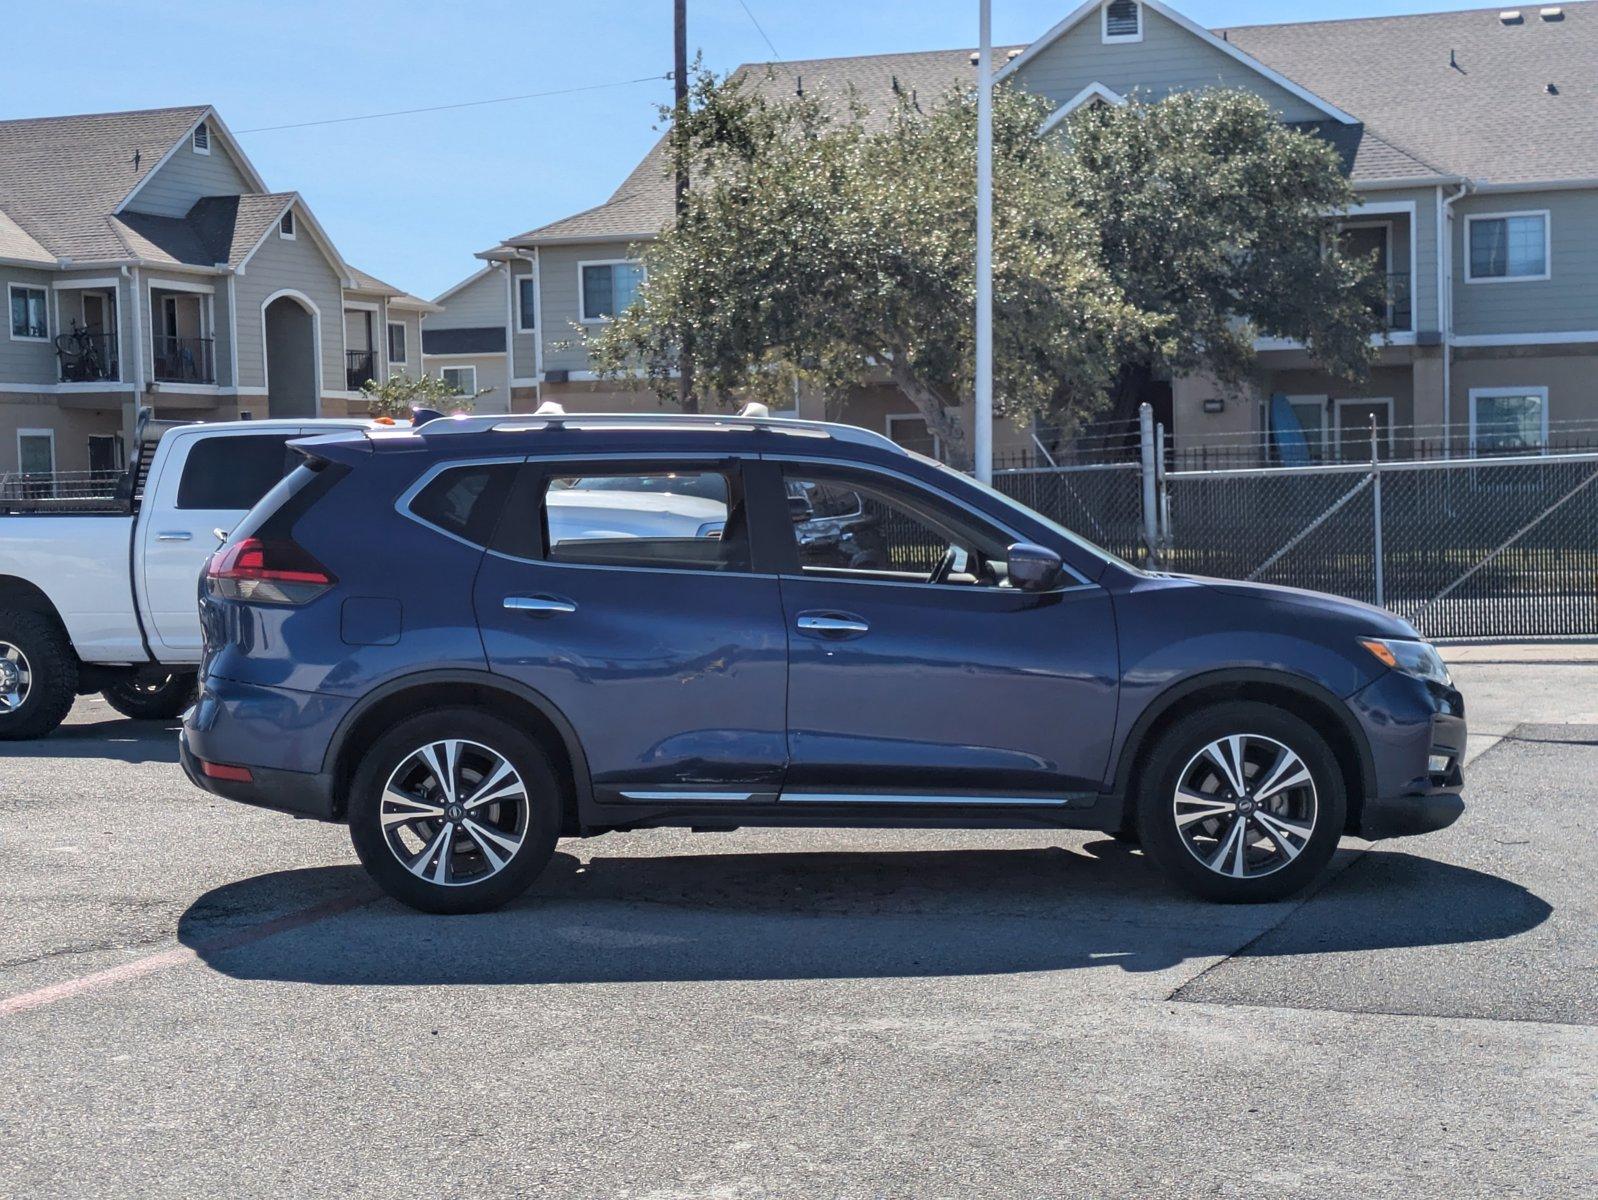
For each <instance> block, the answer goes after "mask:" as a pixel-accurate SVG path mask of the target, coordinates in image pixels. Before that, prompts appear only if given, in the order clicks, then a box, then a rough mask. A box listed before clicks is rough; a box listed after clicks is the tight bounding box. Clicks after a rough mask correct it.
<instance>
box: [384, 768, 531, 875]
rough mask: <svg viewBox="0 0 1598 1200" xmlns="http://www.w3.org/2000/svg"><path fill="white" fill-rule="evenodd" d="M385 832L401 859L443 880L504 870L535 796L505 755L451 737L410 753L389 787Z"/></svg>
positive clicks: (410, 868)
mask: <svg viewBox="0 0 1598 1200" xmlns="http://www.w3.org/2000/svg"><path fill="white" fill-rule="evenodd" d="M378 811H379V814H380V819H381V820H382V823H383V838H384V840H385V841H386V842H387V843H388V848H389V850H390V851H392V852H393V854H394V857H395V858H397V859H398V860H399V861H400V863H401V865H403V866H404V867H405V869H406V870H408V871H410V872H411V874H413V875H415V876H416V877H417V878H418V879H423V880H426V881H427V882H428V883H432V884H436V885H438V886H441V887H465V886H467V885H469V884H475V883H482V882H483V881H484V880H485V879H490V878H492V877H493V876H495V875H498V874H499V873H500V872H501V871H503V870H504V869H505V867H506V866H507V865H509V863H510V861H511V860H512V859H513V858H515V857H516V854H517V852H518V851H519V850H520V849H521V848H522V842H523V841H524V840H525V838H526V836H527V831H528V817H529V811H530V808H529V799H528V795H527V787H526V785H525V784H524V783H523V782H522V777H521V775H520V774H519V773H518V772H517V770H516V768H515V767H513V766H512V765H511V763H510V760H509V759H507V758H506V757H505V756H504V755H503V754H501V753H499V752H498V751H497V750H494V749H492V748H491V747H489V746H485V745H483V744H482V743H480V742H470V741H465V740H463V739H457V738H451V739H447V740H444V741H437V742H430V743H428V744H427V745H425V746H421V747H419V748H417V749H416V750H413V751H412V752H411V753H410V754H408V755H406V757H405V758H404V759H402V760H401V761H400V764H399V766H397V767H395V768H394V771H393V773H392V774H391V775H390V776H389V778H388V783H387V784H386V785H385V786H384V789H383V796H382V800H381V803H380V805H379V809H378Z"/></svg>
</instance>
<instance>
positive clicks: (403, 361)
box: [383, 321, 411, 367]
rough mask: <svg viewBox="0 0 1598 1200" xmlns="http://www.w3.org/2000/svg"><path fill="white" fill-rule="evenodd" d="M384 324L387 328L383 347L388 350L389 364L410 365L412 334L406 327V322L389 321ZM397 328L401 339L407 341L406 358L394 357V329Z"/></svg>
mask: <svg viewBox="0 0 1598 1200" xmlns="http://www.w3.org/2000/svg"><path fill="white" fill-rule="evenodd" d="M384 324H385V326H386V328H385V330H384V336H385V340H384V343H383V349H384V350H386V351H387V352H388V365H389V366H391V367H392V366H396V365H397V366H401V367H403V366H406V365H408V364H409V363H410V361H411V334H410V331H409V330H408V329H406V328H405V322H404V321H387V322H385V323H384ZM396 329H398V330H399V331H400V340H401V341H403V342H404V343H405V357H404V358H395V357H394V331H395V330H396Z"/></svg>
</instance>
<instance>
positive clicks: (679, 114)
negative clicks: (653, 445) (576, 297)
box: [671, 0, 699, 412]
mask: <svg viewBox="0 0 1598 1200" xmlns="http://www.w3.org/2000/svg"><path fill="white" fill-rule="evenodd" d="M673 17H674V20H673V25H674V28H673V34H674V37H673V42H674V45H673V52H674V60H675V61H674V63H673V66H672V71H671V79H672V87H673V91H674V93H675V99H676V111H675V112H674V113H673V115H672V142H673V146H674V149H675V151H676V163H675V166H676V169H677V220H678V222H679V223H680V222H681V221H682V218H683V214H684V213H685V212H686V211H687V210H688V141H687V135H686V133H685V129H686V128H687V120H688V0H675V3H674V4H673ZM677 340H678V350H677V356H678V357H677V403H678V404H679V405H681V407H682V410H683V412H697V411H698V409H699V402H698V401H697V400H696V399H695V397H694V366H693V336H692V334H691V333H690V332H689V331H688V329H687V328H684V329H682V330H681V331H680V332H679V335H678V339H677Z"/></svg>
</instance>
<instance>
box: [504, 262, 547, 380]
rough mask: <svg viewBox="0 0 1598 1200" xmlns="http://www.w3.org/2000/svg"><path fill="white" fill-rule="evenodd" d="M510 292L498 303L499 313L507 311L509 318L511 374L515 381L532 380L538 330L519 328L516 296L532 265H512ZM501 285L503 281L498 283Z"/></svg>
mask: <svg viewBox="0 0 1598 1200" xmlns="http://www.w3.org/2000/svg"><path fill="white" fill-rule="evenodd" d="M511 270H512V272H513V274H512V276H511V284H510V292H509V295H508V297H506V298H504V299H502V300H501V301H500V311H502V312H504V311H506V310H507V306H508V311H509V315H510V318H511V331H512V336H511V348H512V353H513V354H514V357H513V359H512V360H511V366H512V368H513V373H514V374H515V377H516V378H517V379H533V378H535V377H536V376H537V375H538V338H539V335H540V333H541V331H539V330H531V331H527V332H524V331H523V330H522V327H521V313H520V311H519V309H518V306H517V296H518V294H519V291H520V288H521V281H522V280H524V279H527V278H529V277H530V276H531V275H532V273H533V264H532V263H512V264H511ZM498 282H499V283H500V284H501V285H503V284H504V282H505V281H504V280H499V281H498Z"/></svg>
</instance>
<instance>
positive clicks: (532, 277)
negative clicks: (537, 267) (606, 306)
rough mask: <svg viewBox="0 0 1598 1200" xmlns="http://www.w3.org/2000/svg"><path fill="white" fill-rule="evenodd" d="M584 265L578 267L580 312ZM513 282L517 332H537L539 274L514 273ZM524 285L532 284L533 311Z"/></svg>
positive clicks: (588, 264)
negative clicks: (528, 306)
mask: <svg viewBox="0 0 1598 1200" xmlns="http://www.w3.org/2000/svg"><path fill="white" fill-rule="evenodd" d="M583 265H586V266H596V265H598V264H596V263H587V264H583ZM583 265H579V266H578V268H577V290H578V293H579V300H578V305H579V307H578V309H577V311H578V312H582V307H581V304H582V301H581V292H582V282H583ZM511 284H512V287H513V289H514V291H515V294H516V332H517V333H537V332H538V276H537V275H536V274H534V273H532V272H528V273H527V274H525V275H513V276H511ZM524 285H527V286H530V287H531V288H532V289H533V307H532V311H531V312H529V311H528V308H527V296H526V293H524V292H523V291H522V287H523V286H524ZM529 317H531V318H532V321H533V323H532V324H531V325H529V324H528V323H527V319H528V318H529Z"/></svg>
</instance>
